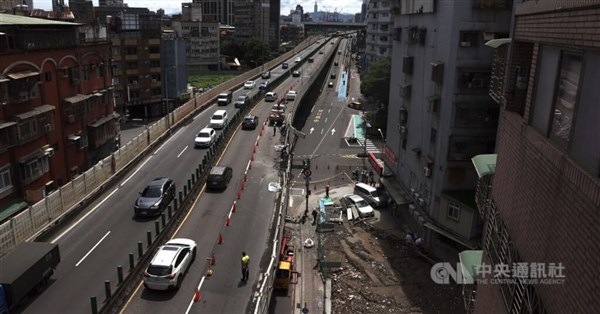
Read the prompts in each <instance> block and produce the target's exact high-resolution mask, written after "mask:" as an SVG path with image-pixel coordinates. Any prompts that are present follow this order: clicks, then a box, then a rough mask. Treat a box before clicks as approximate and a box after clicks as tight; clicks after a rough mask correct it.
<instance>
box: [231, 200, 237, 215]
mask: <svg viewBox="0 0 600 314" xmlns="http://www.w3.org/2000/svg"><path fill="white" fill-rule="evenodd" d="M236 207H237V204H236V202H235V201H234V202H233V206H231V212H232V213H235V209H236Z"/></svg>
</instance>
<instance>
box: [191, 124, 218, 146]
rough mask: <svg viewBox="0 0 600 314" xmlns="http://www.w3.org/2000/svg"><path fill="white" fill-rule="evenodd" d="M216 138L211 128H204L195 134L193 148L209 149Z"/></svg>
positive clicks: (215, 133)
mask: <svg viewBox="0 0 600 314" xmlns="http://www.w3.org/2000/svg"><path fill="white" fill-rule="evenodd" d="M216 138H217V132H216V131H215V130H214V129H211V128H204V129H202V130H200V132H198V134H196V138H195V139H194V147H198V148H206V147H210V145H212V143H214V142H215V139H216Z"/></svg>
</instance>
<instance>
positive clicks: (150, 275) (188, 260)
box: [144, 238, 197, 290]
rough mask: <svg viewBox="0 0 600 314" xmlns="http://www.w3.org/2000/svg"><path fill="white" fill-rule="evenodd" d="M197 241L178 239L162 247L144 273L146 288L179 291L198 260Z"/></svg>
mask: <svg viewBox="0 0 600 314" xmlns="http://www.w3.org/2000/svg"><path fill="white" fill-rule="evenodd" d="M196 246H197V244H196V241H194V240H192V239H185V238H176V239H172V240H169V241H167V243H165V244H164V245H162V246H160V247H159V248H158V250H157V251H156V254H154V257H152V260H151V261H150V264H149V265H148V267H147V268H146V271H144V287H146V288H148V289H152V290H170V289H179V287H181V283H182V281H183V278H184V277H185V275H186V273H187V271H188V269H189V268H190V265H192V263H193V262H194V260H195V259H196Z"/></svg>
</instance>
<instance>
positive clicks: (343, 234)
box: [322, 225, 464, 314]
mask: <svg viewBox="0 0 600 314" xmlns="http://www.w3.org/2000/svg"><path fill="white" fill-rule="evenodd" d="M322 241H323V244H324V250H325V255H326V256H327V255H330V256H341V258H342V260H341V265H342V266H341V267H340V268H338V269H332V270H329V273H326V274H325V275H326V276H328V277H329V278H331V281H332V295H331V300H332V301H331V303H332V313H374V314H378V313H464V308H463V304H462V296H461V291H460V287H459V286H457V285H437V284H435V283H433V282H432V280H431V278H430V274H429V273H430V269H431V264H430V263H429V262H427V261H426V260H424V259H423V258H422V257H421V256H420V255H419V254H417V252H416V250H415V248H414V247H409V246H406V245H404V243H403V241H401V240H398V239H395V238H394V237H388V238H387V239H382V238H381V237H377V236H376V235H375V233H374V232H371V231H366V230H364V229H363V228H361V227H359V226H358V225H355V226H347V228H339V229H336V231H335V232H331V233H325V234H323V238H322Z"/></svg>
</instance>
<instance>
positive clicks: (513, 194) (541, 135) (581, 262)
mask: <svg viewBox="0 0 600 314" xmlns="http://www.w3.org/2000/svg"><path fill="white" fill-rule="evenodd" d="M512 32H513V34H512V40H511V42H510V44H504V45H501V46H498V47H497V48H496V51H495V53H496V57H495V65H494V71H493V73H492V84H491V89H490V95H491V96H492V97H493V98H494V99H495V100H496V101H497V102H499V104H500V105H501V107H502V110H501V116H500V127H499V130H498V140H497V152H498V159H497V164H496V172H495V175H494V180H493V184H492V186H491V187H490V189H491V195H492V197H491V198H489V199H488V200H487V201H486V202H483V203H484V204H485V206H483V212H484V214H483V216H484V220H485V232H484V234H485V235H484V239H483V250H484V251H483V258H482V263H485V264H491V265H492V266H493V267H495V266H494V265H501V264H508V265H512V264H513V263H528V264H531V263H534V264H535V263H542V264H544V265H546V267H545V268H546V269H545V270H544V272H543V273H544V274H545V275H546V276H549V277H557V276H558V278H561V279H564V283H560V284H527V283H526V282H524V281H522V280H516V281H514V282H513V283H508V284H502V285H483V284H479V285H478V286H477V295H476V299H475V303H474V311H475V312H476V313H546V312H547V313H595V312H597V311H598V308H600V299H599V298H598V296H599V293H600V290H599V288H598V275H597V274H598V267H599V266H600V256H599V255H598V252H599V251H600V227H599V225H600V178H599V177H600V106H599V104H598V99H600V94H599V92H600V89H599V88H598V78H599V77H600V49H599V48H600V1H558V0H557V1H539V2H538V1H525V2H523V3H520V4H516V7H515V16H514V22H513V30H512ZM480 209H481V208H480ZM552 263H554V266H556V265H559V266H560V273H559V274H557V273H550V271H551V270H550V269H549V268H550V265H551V264H552Z"/></svg>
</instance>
